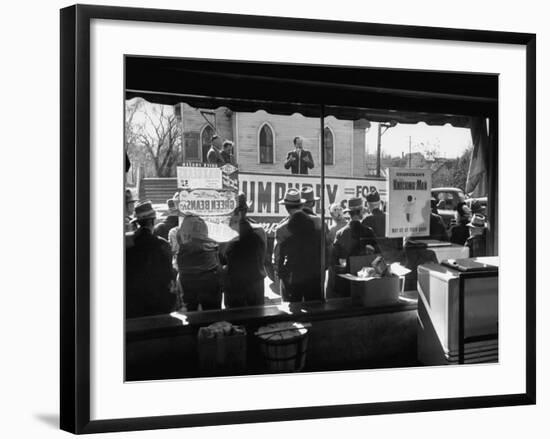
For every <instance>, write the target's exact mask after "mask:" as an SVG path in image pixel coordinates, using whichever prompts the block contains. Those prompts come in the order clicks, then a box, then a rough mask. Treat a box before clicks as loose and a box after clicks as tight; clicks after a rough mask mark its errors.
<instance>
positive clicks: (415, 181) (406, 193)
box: [386, 168, 432, 238]
mask: <svg viewBox="0 0 550 439" xmlns="http://www.w3.org/2000/svg"><path fill="white" fill-rule="evenodd" d="M431 189H432V171H431V170H429V169H403V168H389V169H388V180H387V196H388V207H387V210H386V236H387V237H388V238H397V237H402V236H427V235H429V234H430V210H431V209H430V198H431Z"/></svg>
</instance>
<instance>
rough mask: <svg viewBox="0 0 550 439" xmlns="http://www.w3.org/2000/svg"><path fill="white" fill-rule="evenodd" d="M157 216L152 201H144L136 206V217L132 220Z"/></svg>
mask: <svg viewBox="0 0 550 439" xmlns="http://www.w3.org/2000/svg"><path fill="white" fill-rule="evenodd" d="M156 217H157V213H156V212H155V209H153V204H152V203H151V202H150V201H142V202H140V203H138V204H136V206H135V207H134V218H133V219H132V221H139V220H145V219H155V218H156Z"/></svg>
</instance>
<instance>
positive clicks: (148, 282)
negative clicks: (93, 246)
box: [126, 190, 267, 318]
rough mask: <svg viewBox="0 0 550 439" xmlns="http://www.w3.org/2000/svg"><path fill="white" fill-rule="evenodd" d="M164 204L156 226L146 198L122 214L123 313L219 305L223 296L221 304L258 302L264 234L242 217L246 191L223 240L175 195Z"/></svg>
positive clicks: (261, 293)
mask: <svg viewBox="0 0 550 439" xmlns="http://www.w3.org/2000/svg"><path fill="white" fill-rule="evenodd" d="M126 200H127V209H129V207H128V206H129V205H133V203H135V202H136V200H135V199H134V197H132V195H131V191H130V190H127V196H126ZM167 205H168V208H169V210H168V212H167V214H166V216H165V218H164V219H163V220H162V221H160V222H158V223H157V224H156V225H155V220H156V217H157V215H156V212H155V210H154V208H153V205H152V204H151V202H150V201H144V202H139V203H137V204H135V206H134V207H133V216H132V217H130V218H128V217H127V221H126V224H127V233H126V317H127V318H134V317H141V316H145V315H152V314H162V313H168V312H172V311H174V310H179V309H185V310H187V311H196V310H199V309H201V310H211V309H221V308H222V297H223V301H224V306H225V308H234V307H243V306H255V305H263V304H264V279H265V277H266V271H265V257H266V244H267V238H266V233H265V231H264V229H263V228H261V227H260V226H258V225H256V224H253V223H252V222H251V221H250V220H249V218H248V217H247V211H248V207H249V203H247V201H246V197H245V195H244V194H242V193H241V194H239V196H238V197H237V203H236V207H235V209H234V210H233V211H232V212H231V214H230V217H229V227H230V228H231V229H232V230H234V232H235V234H236V236H235V237H234V238H233V239H231V240H230V241H228V242H224V243H218V242H216V241H215V240H213V239H211V238H210V237H209V236H208V226H207V224H206V222H205V221H204V219H203V218H201V217H200V216H198V215H195V214H193V213H190V212H185V213H181V212H179V210H178V209H177V194H176V195H175V196H174V198H172V199H170V200H168V201H167ZM127 212H128V210H127ZM222 293H223V294H222Z"/></svg>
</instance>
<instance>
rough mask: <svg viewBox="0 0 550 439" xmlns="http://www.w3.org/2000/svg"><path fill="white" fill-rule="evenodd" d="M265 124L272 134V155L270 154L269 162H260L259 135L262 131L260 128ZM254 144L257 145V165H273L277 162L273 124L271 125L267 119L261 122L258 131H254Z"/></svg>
mask: <svg viewBox="0 0 550 439" xmlns="http://www.w3.org/2000/svg"><path fill="white" fill-rule="evenodd" d="M265 126H267V127H268V128H269V129H270V130H271V136H272V139H273V145H272V155H271V157H272V160H271V162H262V160H261V152H260V148H261V144H260V136H261V133H262V129H263V128H264V127H265ZM256 145H257V153H258V160H257V161H258V165H274V164H276V163H277V160H276V145H277V142H276V136H275V129H274V128H273V125H271V124H270V123H269V122H268V121H264V122H262V123H261V124H260V125H259V127H258V131H257V133H256Z"/></svg>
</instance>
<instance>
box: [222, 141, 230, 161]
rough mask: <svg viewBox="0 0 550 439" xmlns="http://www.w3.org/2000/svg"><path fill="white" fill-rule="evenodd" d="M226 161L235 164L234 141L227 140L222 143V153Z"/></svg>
mask: <svg viewBox="0 0 550 439" xmlns="http://www.w3.org/2000/svg"><path fill="white" fill-rule="evenodd" d="M220 155H221V157H222V159H223V161H224V163H225V164H226V163H229V164H233V142H232V141H231V140H226V141H224V142H223V145H222V152H221V153H220Z"/></svg>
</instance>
